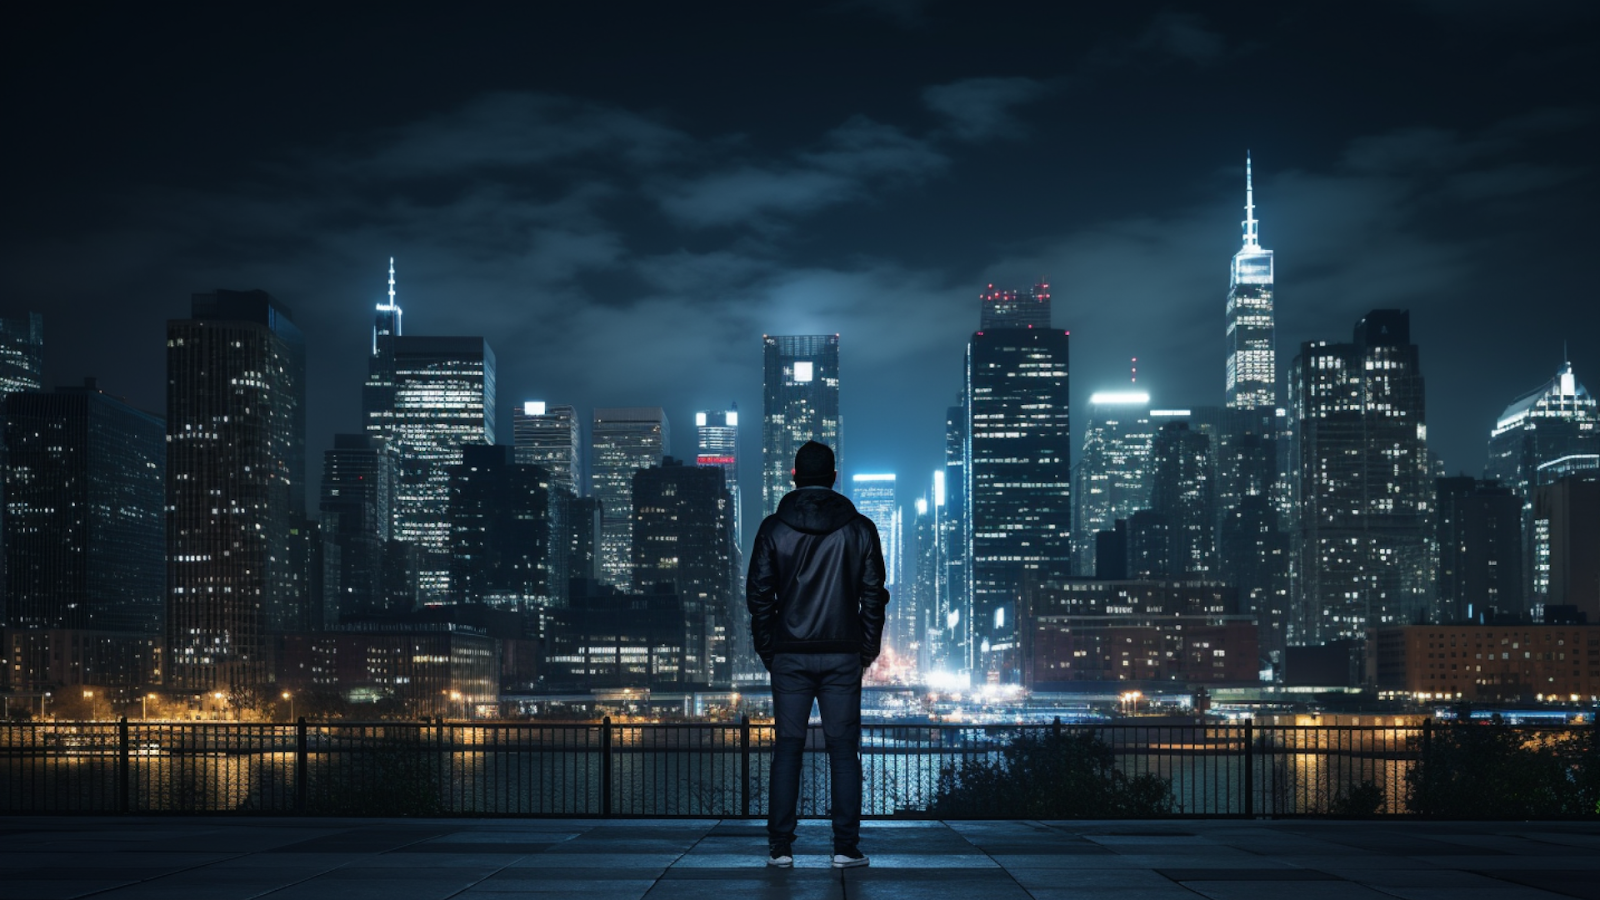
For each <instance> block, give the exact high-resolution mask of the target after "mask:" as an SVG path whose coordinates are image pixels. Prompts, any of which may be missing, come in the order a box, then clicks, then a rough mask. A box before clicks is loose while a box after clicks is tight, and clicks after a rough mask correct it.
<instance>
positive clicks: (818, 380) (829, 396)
mask: <svg viewBox="0 0 1600 900" xmlns="http://www.w3.org/2000/svg"><path fill="white" fill-rule="evenodd" d="M761 340H762V363H761V372H762V382H761V383H762V410H761V509H762V515H764V516H770V515H772V514H773V513H775V512H777V511H778V502H779V501H780V500H782V499H783V495H784V494H787V493H789V491H791V490H793V488H794V484H793V481H792V479H791V478H790V470H792V469H793V468H794V454H795V452H796V451H797V450H799V449H800V447H801V445H802V444H804V443H805V442H806V441H817V442H819V443H823V444H827V445H828V447H829V448H831V449H832V450H833V459H834V467H835V468H836V469H837V470H838V471H840V472H843V471H844V448H843V447H842V446H840V440H839V437H840V434H841V423H840V419H839V336H838V335H837V334H788V335H775V334H769V335H765V336H763V337H762V339H761Z"/></svg>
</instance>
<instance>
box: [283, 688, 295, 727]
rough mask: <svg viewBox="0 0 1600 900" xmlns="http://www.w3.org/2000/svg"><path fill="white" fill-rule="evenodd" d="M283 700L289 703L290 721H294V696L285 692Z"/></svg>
mask: <svg viewBox="0 0 1600 900" xmlns="http://www.w3.org/2000/svg"><path fill="white" fill-rule="evenodd" d="M283 699H285V700H287V701H289V721H291V722H293V721H294V695H293V694H291V693H289V692H288V691H284V692H283Z"/></svg>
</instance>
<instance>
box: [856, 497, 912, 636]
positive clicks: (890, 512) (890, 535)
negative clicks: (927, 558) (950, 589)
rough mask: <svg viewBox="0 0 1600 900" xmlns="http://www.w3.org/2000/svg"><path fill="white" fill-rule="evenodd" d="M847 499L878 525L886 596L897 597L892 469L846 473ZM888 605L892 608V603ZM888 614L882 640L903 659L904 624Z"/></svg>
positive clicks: (898, 548) (898, 547)
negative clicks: (848, 494) (848, 477)
mask: <svg viewBox="0 0 1600 900" xmlns="http://www.w3.org/2000/svg"><path fill="white" fill-rule="evenodd" d="M850 499H851V500H853V501H854V502H855V505H856V510H857V511H858V512H860V513H861V514H862V515H863V516H866V517H867V518H869V519H871V520H872V524H874V525H876V526H878V541H879V543H880V544H881V545H882V547H883V564H884V586H885V587H888V588H889V589H890V591H889V596H891V597H895V598H898V597H899V596H900V591H899V588H900V585H901V582H902V581H903V580H904V579H903V578H902V577H901V566H902V565H903V561H902V555H903V541H902V540H901V520H900V504H899V502H898V501H897V500H896V499H895V478H894V473H893V472H863V473H860V474H856V475H852V476H850ZM890 606H891V610H892V607H893V604H891V605H890ZM888 615H889V621H888V622H887V624H886V628H887V630H886V632H885V634H884V643H885V645H887V646H889V647H892V648H894V652H895V654H896V655H898V656H899V657H900V658H901V659H902V660H904V659H905V654H906V649H907V647H908V646H909V643H910V641H909V640H908V639H907V638H906V635H905V632H906V625H905V623H903V622H899V621H898V620H899V617H898V616H897V615H895V614H894V612H892V611H891V612H890V613H889V614H888Z"/></svg>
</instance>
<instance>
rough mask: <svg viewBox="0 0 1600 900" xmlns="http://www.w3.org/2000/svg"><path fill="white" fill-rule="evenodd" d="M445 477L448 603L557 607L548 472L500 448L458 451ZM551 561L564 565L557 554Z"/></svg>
mask: <svg viewBox="0 0 1600 900" xmlns="http://www.w3.org/2000/svg"><path fill="white" fill-rule="evenodd" d="M447 474H448V477H449V482H448V485H449V504H448V521H449V523H450V599H451V600H452V601H453V602H455V603H470V604H482V605H485V606H490V607H495V608H500V609H509V610H515V611H518V612H532V611H536V610H537V609H539V608H544V607H549V606H551V605H553V603H554V601H555V596H556V594H555V591H554V590H553V589H552V585H553V584H558V583H563V582H564V581H565V578H564V577H563V576H564V574H565V573H564V572H560V571H555V572H553V571H552V568H553V567H552V555H551V553H550V546H551V535H552V533H560V530H559V529H558V528H556V527H554V523H553V522H552V519H553V514H552V505H553V504H552V499H551V495H550V473H549V472H547V471H546V470H545V469H544V468H542V467H540V466H534V465H523V464H521V463H517V462H515V451H514V449H513V448H511V447H508V446H505V445H503V444H493V445H490V444H480V445H469V446H466V447H463V448H462V456H461V462H460V463H458V464H457V465H454V466H451V467H450V468H449V469H448V470H447ZM555 561H556V562H561V561H563V559H562V557H561V556H560V555H556V557H555Z"/></svg>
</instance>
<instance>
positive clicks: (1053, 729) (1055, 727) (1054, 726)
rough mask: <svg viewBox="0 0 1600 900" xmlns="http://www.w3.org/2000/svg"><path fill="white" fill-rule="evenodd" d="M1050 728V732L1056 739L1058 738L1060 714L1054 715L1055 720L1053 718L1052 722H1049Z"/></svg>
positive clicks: (1059, 735)
mask: <svg viewBox="0 0 1600 900" xmlns="http://www.w3.org/2000/svg"><path fill="white" fill-rule="evenodd" d="M1050 728H1051V732H1052V733H1053V734H1054V735H1055V737H1056V739H1057V740H1059V739H1060V738H1061V717H1060V716H1056V720H1055V722H1054V723H1052V724H1051V726H1050Z"/></svg>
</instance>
